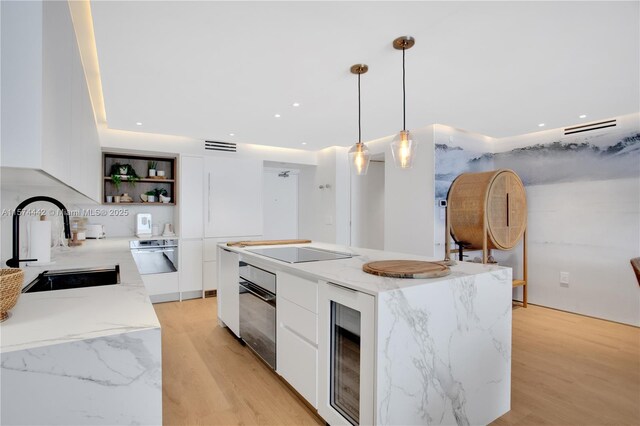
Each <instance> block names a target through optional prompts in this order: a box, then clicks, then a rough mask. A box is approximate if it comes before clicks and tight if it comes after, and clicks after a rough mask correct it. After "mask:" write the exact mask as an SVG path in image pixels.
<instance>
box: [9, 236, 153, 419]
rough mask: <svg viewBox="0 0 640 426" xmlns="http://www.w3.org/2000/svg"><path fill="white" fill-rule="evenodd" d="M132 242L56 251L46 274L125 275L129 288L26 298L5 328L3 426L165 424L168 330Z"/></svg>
mask: <svg viewBox="0 0 640 426" xmlns="http://www.w3.org/2000/svg"><path fill="white" fill-rule="evenodd" d="M129 240H130V239H128V238H127V239H124V238H123V239H107V240H94V241H86V242H85V243H84V245H83V246H81V247H74V248H70V249H57V250H54V251H53V253H52V254H53V256H52V260H53V261H55V263H54V264H52V265H49V266H39V267H24V268H23V269H24V271H25V278H24V284H23V285H24V286H26V285H27V284H28V283H29V282H31V281H32V280H33V279H34V278H35V277H36V276H37V275H38V274H40V273H41V272H43V271H44V270H62V269H75V268H91V267H104V266H113V265H119V268H120V284H118V285H106V286H99V287H85V288H77V289H68V290H57V291H43V292H37V293H25V294H22V295H21V296H20V299H19V300H18V303H17V305H16V306H15V307H14V308H13V309H12V311H11V313H10V315H11V316H10V317H9V318H8V319H7V320H6V321H5V322H4V323H2V324H1V325H0V333H1V340H0V351H1V360H2V364H1V369H0V374H1V377H2V380H1V390H2V396H1V404H2V412H1V414H0V423H2V424H67V425H71V424H78V425H80V424H82V425H86V424H110V425H111V424H161V423H162V363H161V361H162V359H161V335H160V323H159V322H158V319H157V317H156V315H155V311H154V309H153V307H152V305H151V302H150V301H149V297H148V296H147V292H146V290H145V287H144V284H143V282H142V280H141V278H140V275H139V274H138V270H137V268H136V265H135V263H134V261H133V258H132V256H131V252H130V249H129Z"/></svg>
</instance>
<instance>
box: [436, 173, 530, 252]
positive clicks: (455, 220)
mask: <svg viewBox="0 0 640 426" xmlns="http://www.w3.org/2000/svg"><path fill="white" fill-rule="evenodd" d="M447 209H448V215H449V224H450V227H451V235H452V236H453V238H454V239H455V240H456V241H457V242H465V243H467V244H468V247H469V248H470V249H482V248H483V241H484V237H485V234H484V233H485V231H484V230H485V221H486V235H487V248H488V249H498V250H509V249H512V248H513V247H514V246H515V245H516V244H517V243H518V241H520V239H521V238H522V235H523V234H524V231H525V229H526V227H527V199H526V195H525V191H524V185H522V181H521V180H520V178H519V177H518V175H517V174H516V173H515V172H513V171H512V170H506V169H501V170H493V171H490V172H482V173H463V174H461V175H460V176H458V177H457V178H456V179H455V180H454V181H453V183H452V184H451V188H449V195H448V196H447Z"/></svg>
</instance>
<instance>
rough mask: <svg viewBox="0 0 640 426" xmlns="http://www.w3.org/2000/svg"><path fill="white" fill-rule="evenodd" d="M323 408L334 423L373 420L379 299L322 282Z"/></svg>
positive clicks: (320, 357)
mask: <svg viewBox="0 0 640 426" xmlns="http://www.w3.org/2000/svg"><path fill="white" fill-rule="evenodd" d="M318 296H319V297H318V308H319V312H318V328H319V336H318V361H319V362H318V413H319V414H320V416H322V418H323V419H324V420H325V421H326V422H327V423H329V424H331V425H343V424H344V425H359V424H362V425H370V424H374V418H375V416H374V414H375V413H374V404H373V386H374V375H375V369H374V357H375V354H374V348H375V345H374V327H375V317H374V315H375V313H374V312H375V299H374V297H373V296H370V295H368V294H365V293H361V292H358V291H355V290H351V289H348V288H346V287H342V286H339V285H337V284H332V283H321V284H320V285H319V288H318Z"/></svg>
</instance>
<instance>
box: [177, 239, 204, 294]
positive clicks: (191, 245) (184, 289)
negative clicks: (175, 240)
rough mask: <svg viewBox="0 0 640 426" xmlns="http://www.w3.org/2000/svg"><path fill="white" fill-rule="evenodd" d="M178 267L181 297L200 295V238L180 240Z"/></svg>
mask: <svg viewBox="0 0 640 426" xmlns="http://www.w3.org/2000/svg"><path fill="white" fill-rule="evenodd" d="M178 268H179V271H180V293H181V296H182V298H183V299H192V298H196V297H202V240H180V264H179V267H178Z"/></svg>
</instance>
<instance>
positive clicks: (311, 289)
mask: <svg viewBox="0 0 640 426" xmlns="http://www.w3.org/2000/svg"><path fill="white" fill-rule="evenodd" d="M277 293H278V297H284V298H286V299H289V300H290V301H292V302H294V303H297V304H298V305H300V306H302V307H303V308H305V309H307V310H309V311H311V312H313V313H314V314H317V313H318V283H317V282H315V281H311V280H308V279H306V278H301V277H298V276H295V275H291V274H288V273H286V272H278V292H277Z"/></svg>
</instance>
